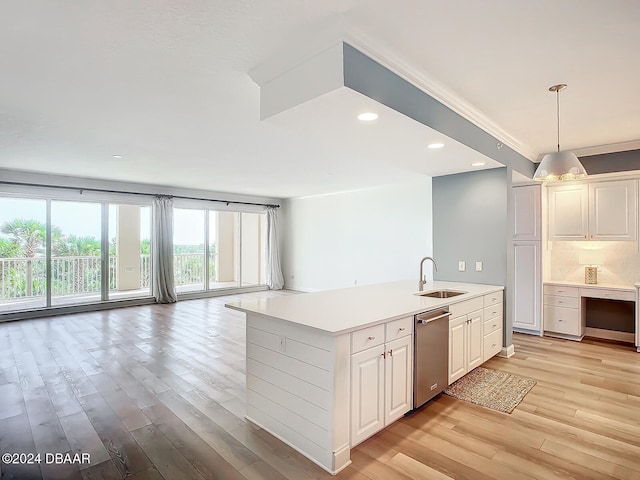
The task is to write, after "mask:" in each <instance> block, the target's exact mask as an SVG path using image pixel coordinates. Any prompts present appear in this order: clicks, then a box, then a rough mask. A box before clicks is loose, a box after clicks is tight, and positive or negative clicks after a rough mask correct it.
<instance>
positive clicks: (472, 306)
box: [449, 297, 484, 318]
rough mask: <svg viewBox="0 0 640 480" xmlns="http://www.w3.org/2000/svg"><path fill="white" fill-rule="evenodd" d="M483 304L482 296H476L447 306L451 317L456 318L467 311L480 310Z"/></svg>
mask: <svg viewBox="0 0 640 480" xmlns="http://www.w3.org/2000/svg"><path fill="white" fill-rule="evenodd" d="M454 298H455V297H454ZM483 306H484V303H483V301H482V297H476V298H472V299H471V300H466V301H464V302H459V303H454V304H451V305H450V306H449V312H451V318H456V317H459V316H461V315H465V314H467V313H471V312H475V311H476V310H482V307H483Z"/></svg>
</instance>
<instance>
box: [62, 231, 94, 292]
mask: <svg viewBox="0 0 640 480" xmlns="http://www.w3.org/2000/svg"><path fill="white" fill-rule="evenodd" d="M51 250H52V252H53V253H54V254H55V255H57V256H61V257H100V255H101V247H100V241H98V240H96V239H95V238H93V237H78V236H76V235H68V236H65V237H61V238H59V239H58V240H57V241H56V242H55V243H54V244H53V245H52V246H51ZM72 265H73V292H75V293H81V292H83V291H84V290H85V289H84V283H85V276H86V274H87V273H88V272H87V271H86V266H87V265H86V263H85V262H84V261H83V259H77V260H76V261H74V262H73V264H72ZM95 268H96V267H91V268H90V271H89V273H91V272H92V271H95ZM97 268H98V269H99V268H100V267H99V263H98V267H97ZM93 277H95V276H93V275H92V276H90V277H89V281H91V278H93ZM98 278H99V277H98ZM93 288H96V286H93ZM97 288H99V285H98V287H97Z"/></svg>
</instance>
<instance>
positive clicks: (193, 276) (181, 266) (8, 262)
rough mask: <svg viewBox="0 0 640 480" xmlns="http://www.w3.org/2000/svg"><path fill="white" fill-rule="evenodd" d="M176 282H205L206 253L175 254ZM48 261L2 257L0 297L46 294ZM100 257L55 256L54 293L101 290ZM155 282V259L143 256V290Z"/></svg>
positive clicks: (112, 265)
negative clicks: (153, 274) (153, 266)
mask: <svg viewBox="0 0 640 480" xmlns="http://www.w3.org/2000/svg"><path fill="white" fill-rule="evenodd" d="M117 262H118V257H117V256H116V255H111V256H109V290H110V291H117V289H118V287H117V286H118V268H117ZM173 262H174V273H175V285H176V286H177V287H178V286H184V285H197V284H204V254H197V253H180V254H175V255H174V256H173ZM46 270H47V267H46V261H45V259H44V258H43V257H34V258H0V300H9V301H11V300H28V299H29V298H33V297H43V296H45V294H46V278H47V272H46ZM100 270H101V265H100V257H97V256H88V255H87V256H68V257H51V294H52V295H53V296H63V295H81V294H90V293H99V292H100V281H101V273H100ZM209 278H210V279H211V280H213V279H214V278H215V262H214V256H213V255H211V256H210V259H209ZM150 285H151V259H150V256H149V255H148V254H144V255H140V289H148V288H149V286H150Z"/></svg>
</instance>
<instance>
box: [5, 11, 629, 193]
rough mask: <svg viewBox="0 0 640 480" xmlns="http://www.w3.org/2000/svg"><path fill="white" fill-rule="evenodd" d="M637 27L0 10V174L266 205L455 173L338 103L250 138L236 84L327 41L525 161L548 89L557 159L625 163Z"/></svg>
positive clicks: (535, 152) (575, 21) (253, 106)
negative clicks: (172, 189) (422, 92)
mask: <svg viewBox="0 0 640 480" xmlns="http://www.w3.org/2000/svg"><path fill="white" fill-rule="evenodd" d="M639 21H640V2H635V1H627V0H609V1H604V0H602V1H599V0H563V1H562V2H559V1H557V0H536V1H535V2H534V1H514V0H488V1H486V2H470V1H468V0H436V1H434V0H429V1H425V0H399V1H395V2H392V3H391V2H388V1H384V0H346V1H345V0H325V1H322V2H317V1H309V0H225V1H216V0H206V1H205V0H200V1H196V0H193V1H184V2H172V1H169V0H164V1H163V0H137V1H135V2H131V1H128V0H116V1H112V2H79V1H71V0H67V1H64V2H51V1H49V0H39V1H38V0H32V1H29V2H24V1H23V0H8V1H5V2H3V6H2V9H1V10H0V167H1V168H10V169H18V170H29V171H39V172H50V173H59V174H68V175H79V176H86V177H95V178H106V179H112V180H128V181H135V182H144V183H154V184H160V185H172V186H178V187H191V188H199V189H208V190H215V191H222V192H224V191H228V192H235V193H246V194H253V195H265V196H270V197H292V196H306V195H316V194H324V193H330V192H335V191H343V190H350V189H354V188H366V187H369V186H374V185H380V184H388V183H394V182H397V181H401V180H403V179H406V178H408V177H410V176H414V175H417V174H426V175H441V174H447V173H455V172H460V171H465V170H470V169H472V167H471V166H470V163H471V162H473V161H475V159H476V155H477V154H474V152H470V151H469V149H468V148H466V147H464V146H462V145H460V144H457V143H456V142H453V141H451V140H447V141H446V143H447V145H446V147H445V148H444V149H442V150H438V151H429V150H427V149H426V148H425V147H426V144H427V143H430V142H431V141H433V139H435V138H437V137H439V136H440V135H439V134H438V133H437V132H434V131H433V130H431V129H429V128H427V127H425V126H422V125H419V124H417V123H416V122H414V121H413V120H410V119H408V118H407V117H404V116H403V115H401V114H399V113H397V112H394V111H392V110H390V109H388V108H386V107H383V106H381V105H378V104H376V103H375V102H373V101H372V100H370V99H368V98H365V97H363V96H361V95H359V94H357V93H355V92H353V91H351V90H349V89H346V88H343V89H340V90H337V91H334V92H332V93H330V94H327V95H325V96H323V97H320V98H317V99H314V100H312V101H310V102H307V103H305V104H303V105H299V106H298V107H296V108H294V109H291V110H289V111H286V112H283V113H281V114H279V115H276V116H274V117H272V118H269V119H267V120H265V121H260V120H259V118H260V115H259V114H260V112H259V99H260V91H259V87H258V86H257V85H256V84H255V83H254V82H253V81H252V80H251V78H250V77H249V75H248V72H250V71H252V70H254V69H256V68H258V67H260V66H261V65H263V64H265V62H269V61H271V60H272V59H273V58H274V57H277V56H278V55H279V54H280V53H281V52H283V51H289V53H290V54H291V52H294V53H296V52H297V53H298V54H300V55H303V54H304V52H305V51H308V52H311V51H314V50H316V51H317V49H318V48H320V47H322V46H328V45H329V44H330V43H331V42H333V41H335V40H336V39H337V38H340V37H342V38H345V37H346V38H347V39H349V38H351V39H355V41H356V43H358V44H359V45H360V46H364V47H366V50H367V53H369V54H371V53H372V54H373V56H375V57H378V59H380V60H381V61H383V60H386V64H387V65H392V66H395V67H397V69H399V70H403V71H402V72H398V73H401V74H403V76H405V77H411V78H412V79H414V80H415V81H417V82H421V85H419V86H421V87H423V88H425V89H426V90H428V91H429V92H430V93H431V94H433V95H434V96H436V97H437V98H439V99H441V100H442V101H443V102H445V103H447V104H448V105H451V106H453V107H454V108H456V109H458V110H460V111H461V113H463V114H464V115H465V116H467V117H469V118H470V119H472V120H473V121H475V122H476V123H478V124H480V125H481V126H482V127H483V128H485V129H487V130H489V131H490V133H492V134H494V135H496V136H497V137H498V138H499V139H500V140H502V141H504V142H505V143H506V144H507V145H509V146H511V147H513V148H514V149H516V150H517V151H519V152H520V153H522V154H523V155H525V156H527V157H528V158H530V159H531V160H535V159H536V158H537V157H538V156H539V155H541V154H544V153H546V152H548V151H552V150H554V149H555V144H556V141H555V96H554V95H553V94H551V93H549V92H548V91H547V88H548V87H549V86H550V85H553V84H555V83H560V82H563V83H567V84H568V85H569V88H568V89H567V90H565V91H564V92H563V93H562V94H561V97H560V99H561V114H562V115H561V118H562V129H561V141H562V147H563V149H565V148H566V149H581V148H587V147H593V146H600V145H608V144H619V143H625V142H626V146H627V147H628V145H635V143H629V142H636V141H638V140H640V95H638V92H637V84H638V78H640V55H639V54H638V53H637V48H638V45H640V29H639V28H637V25H638V24H639ZM356 46H358V45H356ZM383 63H385V62H383ZM361 109H376V110H377V111H378V113H380V119H379V120H378V121H377V122H376V123H374V124H367V125H365V124H362V123H361V122H358V121H357V120H355V113H358V112H359V111H360V110H361ZM623 148H625V145H622V146H620V147H619V149H623ZM615 149H616V147H609V150H615ZM113 155H123V156H124V158H122V159H114V158H113ZM483 160H484V161H486V162H487V165H486V166H485V168H489V167H494V166H498V165H499V164H497V163H496V162H493V161H491V160H489V159H487V158H484V157H483Z"/></svg>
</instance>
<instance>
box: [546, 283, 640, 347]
mask: <svg viewBox="0 0 640 480" xmlns="http://www.w3.org/2000/svg"><path fill="white" fill-rule="evenodd" d="M543 291H544V300H543V323H544V334H545V335H550V336H557V337H562V338H567V339H570V340H578V341H580V340H582V338H583V337H584V336H585V335H588V336H594V337H600V338H608V339H612V340H622V341H628V342H633V343H634V344H635V346H636V348H637V349H638V351H640V312H639V309H638V308H637V305H638V298H639V295H640V293H639V292H640V283H638V284H636V285H610V284H597V285H587V284H584V283H577V282H545V283H544V290H543ZM589 299H599V300H605V301H614V303H612V304H609V306H608V307H607V302H598V301H594V302H590V301H589ZM618 302H620V303H618ZM590 303H592V304H593V308H592V310H593V312H591V313H594V314H595V313H597V310H598V309H603V308H604V309H607V308H609V309H610V310H611V313H612V315H611V323H612V324H613V323H615V320H614V318H613V317H617V316H620V317H621V318H623V317H625V316H627V317H628V320H630V322H631V326H632V327H633V328H629V329H626V330H633V331H631V332H629V331H620V330H618V329H616V328H615V325H605V327H606V328H602V327H603V326H602V325H598V326H589V325H588V322H587V318H588V314H589V313H590V312H589V310H590V307H589V305H590ZM614 312H615V315H614ZM611 326H612V327H613V328H612V329H609V328H608V327H611Z"/></svg>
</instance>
